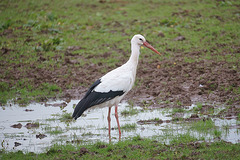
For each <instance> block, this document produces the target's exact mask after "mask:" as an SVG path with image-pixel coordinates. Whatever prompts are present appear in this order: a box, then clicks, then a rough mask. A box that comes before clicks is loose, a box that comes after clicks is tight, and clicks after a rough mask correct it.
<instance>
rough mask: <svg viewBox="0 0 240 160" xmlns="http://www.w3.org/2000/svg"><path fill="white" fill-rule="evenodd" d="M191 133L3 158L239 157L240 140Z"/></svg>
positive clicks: (11, 155)
mask: <svg viewBox="0 0 240 160" xmlns="http://www.w3.org/2000/svg"><path fill="white" fill-rule="evenodd" d="M194 140H195V139H194V138H192V137H190V136H189V135H182V136H179V137H176V138H175V139H173V140H172V141H171V142H170V144H168V145H167V144H162V143H160V142H158V141H156V140H151V139H142V138H141V137H139V136H137V137H133V138H132V139H131V140H126V141H122V142H118V143H116V144H107V143H102V142H98V143H95V144H91V145H78V146H77V147H75V146H73V145H54V146H53V147H51V148H50V149H49V150H48V151H47V152H46V153H40V154H35V153H26V154H23V153H22V152H21V151H19V152H11V153H6V152H2V153H1V156H0V157H1V159H79V158H80V159H151V158H154V159H238V157H239V156H240V146H239V144H230V143H226V142H223V141H219V142H213V143H208V142H202V143H200V142H194Z"/></svg>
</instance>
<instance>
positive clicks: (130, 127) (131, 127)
mask: <svg viewBox="0 0 240 160" xmlns="http://www.w3.org/2000/svg"><path fill="white" fill-rule="evenodd" d="M136 128H137V125H136V123H132V124H125V125H122V126H121V129H122V130H124V131H131V130H135V129H136ZM116 129H117V128H116Z"/></svg>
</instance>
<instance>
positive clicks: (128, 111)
mask: <svg viewBox="0 0 240 160" xmlns="http://www.w3.org/2000/svg"><path fill="white" fill-rule="evenodd" d="M138 113H139V110H138V109H134V108H133V107H130V108H128V109H125V110H123V111H121V115H123V116H132V115H135V114H138Z"/></svg>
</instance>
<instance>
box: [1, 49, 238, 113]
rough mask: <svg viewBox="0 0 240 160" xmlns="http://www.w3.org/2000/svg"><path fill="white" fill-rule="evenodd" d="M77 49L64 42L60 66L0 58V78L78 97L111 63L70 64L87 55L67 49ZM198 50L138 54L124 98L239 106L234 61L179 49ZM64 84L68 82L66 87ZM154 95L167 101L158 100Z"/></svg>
mask: <svg viewBox="0 0 240 160" xmlns="http://www.w3.org/2000/svg"><path fill="white" fill-rule="evenodd" d="M81 49H84V48H82V47H80V46H69V47H68V48H67V50H66V51H65V52H64V53H65V54H64V57H60V56H57V55H56V56H55V57H52V58H53V59H54V60H56V62H58V61H63V63H62V64H61V67H57V66H52V69H45V68H37V67H36V65H35V64H22V63H19V64H6V63H4V62H3V63H2V64H1V67H2V68H3V70H1V71H0V72H2V73H4V70H5V69H7V68H8V67H10V68H12V70H9V74H7V75H6V76H5V77H4V78H3V79H2V81H5V82H8V81H9V80H11V81H17V80H19V79H28V80H29V83H31V84H33V85H34V86H35V87H39V85H41V84H42V83H50V84H57V85H58V86H60V87H61V88H62V91H63V94H62V95H61V96H60V98H63V99H66V100H69V99H81V98H82V97H83V95H84V94H85V92H86V91H87V89H88V87H89V86H90V85H91V84H92V83H93V82H94V81H95V80H96V79H98V78H100V77H101V76H102V75H104V74H105V72H103V71H102V70H103V69H104V68H107V70H108V71H110V70H112V69H114V68H112V67H109V66H107V65H106V64H104V63H99V64H89V63H85V64H84V65H80V66H78V65H76V64H78V63H80V62H79V61H78V59H82V60H84V61H86V62H88V59H91V58H93V57H83V56H82V55H79V54H74V53H73V51H76V50H81ZM1 51H2V54H8V53H9V52H12V51H11V50H9V49H7V48H2V49H1ZM120 52H123V51H120ZM201 52H202V51H197V52H191V53H183V52H179V53H175V56H174V57H171V58H164V59H163V60H162V61H160V60H157V59H156V60H152V61H150V62H149V58H148V57H149V56H151V55H147V54H145V55H141V58H140V61H139V66H138V71H137V78H136V80H137V82H138V83H137V86H135V87H134V88H133V89H132V90H131V91H130V92H129V93H128V95H127V96H126V97H125V100H131V101H133V102H134V103H135V104H138V105H146V104H148V106H151V107H181V106H190V105H191V104H192V103H196V102H202V103H203V102H210V103H211V102H219V103H221V104H224V103H226V104H229V105H232V106H239V105H240V101H239V98H238V97H240V95H239V94H238V93H236V92H234V90H233V89H231V88H234V87H237V86H240V76H239V72H237V70H236V69H235V70H234V69H233V67H232V66H233V65H235V66H238V65H237V62H236V64H234V63H228V62H226V61H219V62H215V61H213V60H201V61H196V62H193V63H188V62H185V61H184V57H185V55H188V57H190V58H192V59H196V58H198V55H199V54H200V53H201ZM38 55H39V60H38V61H39V62H38V63H43V62H44V61H46V60H48V58H46V57H45V58H44V57H43V56H42V55H41V53H38ZM109 55H111V53H104V54H101V55H99V57H103V58H108V56H109ZM129 56H130V55H129ZM126 61H127V58H124V57H123V56H121V57H119V63H117V64H116V66H120V65H121V64H123V63H124V62H126ZM9 65H10V66H9ZM4 68H5V69H4ZM25 68H28V70H26V69H25ZM23 70H24V73H23ZM69 86H71V87H70V88H69ZM10 87H11V86H10ZM226 88H230V89H226ZM56 96H57V95H56ZM43 100H46V99H43ZM159 101H161V102H169V103H159ZM202 112H205V111H204V110H203V111H202Z"/></svg>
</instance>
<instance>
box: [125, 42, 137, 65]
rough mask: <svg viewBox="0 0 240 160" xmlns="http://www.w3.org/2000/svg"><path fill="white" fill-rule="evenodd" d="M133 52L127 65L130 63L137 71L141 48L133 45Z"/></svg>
mask: <svg viewBox="0 0 240 160" xmlns="http://www.w3.org/2000/svg"><path fill="white" fill-rule="evenodd" d="M131 51H132V53H131V56H130V58H129V60H128V62H127V63H130V64H131V65H132V67H134V69H137V65H138V58H139V55H140V46H139V45H137V44H131Z"/></svg>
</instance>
